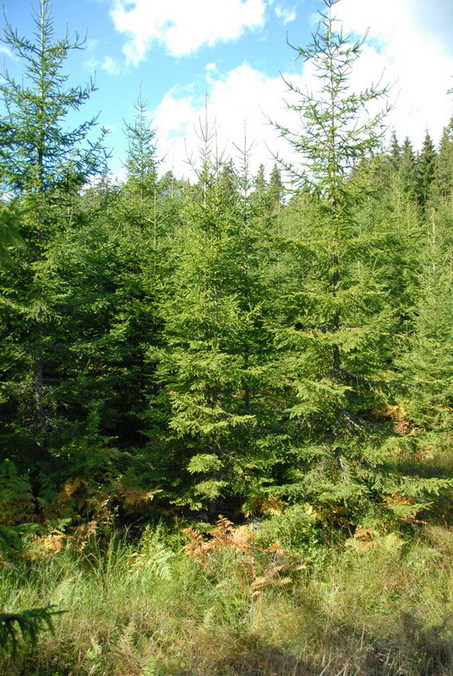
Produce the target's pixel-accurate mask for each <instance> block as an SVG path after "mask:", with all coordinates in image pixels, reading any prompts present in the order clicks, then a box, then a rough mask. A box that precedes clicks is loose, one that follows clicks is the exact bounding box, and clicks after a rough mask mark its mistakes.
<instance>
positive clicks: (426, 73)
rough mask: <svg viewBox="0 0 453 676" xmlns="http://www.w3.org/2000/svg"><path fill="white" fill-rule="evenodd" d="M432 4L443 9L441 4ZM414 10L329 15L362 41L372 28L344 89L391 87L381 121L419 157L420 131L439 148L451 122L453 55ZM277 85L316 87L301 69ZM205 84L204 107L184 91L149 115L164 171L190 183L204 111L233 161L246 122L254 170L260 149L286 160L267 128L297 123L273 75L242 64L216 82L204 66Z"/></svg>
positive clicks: (346, 7)
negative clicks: (391, 102) (388, 109)
mask: <svg viewBox="0 0 453 676" xmlns="http://www.w3.org/2000/svg"><path fill="white" fill-rule="evenodd" d="M435 1H436V2H437V3H439V4H442V3H443V0H435ZM414 7H419V8H420V7H422V4H421V0H420V1H419V0H398V3H394V0H380V3H379V6H378V7H377V6H376V3H374V2H371V1H368V0H342V1H341V2H340V3H338V5H336V6H335V9H336V10H337V12H338V14H340V9H341V14H340V18H341V19H342V21H343V23H344V28H345V31H346V32H347V31H350V30H352V31H357V32H358V33H363V32H364V31H365V30H366V29H367V28H368V26H371V27H372V28H371V30H370V40H369V43H368V44H366V45H364V47H363V52H362V55H361V57H360V59H359V60H358V61H357V63H356V68H355V70H354V73H353V76H352V78H351V86H352V87H353V88H354V89H355V90H358V89H363V88H365V87H368V86H369V85H370V83H371V82H372V81H374V82H378V81H379V79H380V78H381V77H382V78H383V82H388V81H390V82H396V84H395V86H394V88H393V91H392V92H391V96H390V100H392V99H396V101H395V106H394V110H393V111H392V112H391V113H390V115H389V118H388V122H389V125H390V127H394V128H395V129H396V131H397V134H398V137H399V139H400V140H401V141H402V140H403V139H404V138H405V136H406V135H408V136H409V137H410V138H411V139H412V141H413V143H414V145H415V147H416V148H417V149H419V148H420V147H421V144H422V141H423V137H424V133H425V129H426V128H427V129H428V130H429V131H430V133H431V134H432V136H433V138H434V140H435V141H438V140H439V138H440V134H441V132H442V129H443V127H444V126H445V125H446V124H447V123H448V120H449V117H450V115H451V104H452V100H451V99H452V97H451V96H448V95H447V93H446V92H447V90H448V89H449V88H451V86H452V79H451V76H452V75H453V51H452V50H451V48H450V46H449V43H448V41H447V39H446V38H447V34H448V31H445V40H443V39H442V32H441V31H436V30H434V25H433V24H430V23H429V21H428V17H426V16H424V15H423V13H422V11H421V10H420V12H418V13H417V12H414ZM449 7H450V5H448V7H447V5H445V14H448V13H449V12H450V9H449ZM433 21H434V19H433ZM436 22H437V19H436ZM290 56H291V55H290V54H289V57H290ZM289 60H290V58H288V62H289ZM301 65H302V64H301ZM277 68H278V64H276V70H277ZM283 69H284V68H283ZM284 77H285V78H286V79H288V80H289V81H291V82H293V83H294V84H295V85H297V86H298V87H300V88H301V89H305V87H308V88H309V89H310V90H311V91H313V90H316V79H315V77H314V73H313V69H312V68H311V67H310V65H309V64H305V66H304V68H303V72H302V73H301V74H294V73H293V74H291V75H285V74H284ZM205 81H206V89H207V91H208V95H207V101H205V97H200V98H197V97H196V95H195V94H194V92H195V91H199V90H200V89H199V88H197V87H194V88H193V89H187V88H186V89H185V90H184V91H181V90H178V89H173V90H171V91H170V92H168V93H167V94H166V95H165V97H164V99H163V100H162V102H161V104H160V105H159V106H158V107H157V108H156V110H155V111H153V114H154V120H155V124H156V126H157V137H158V140H159V145H160V151H161V153H162V154H165V153H166V160H165V163H164V166H163V168H164V169H165V170H166V169H173V170H174V171H175V173H176V174H177V175H184V174H185V175H190V171H189V168H188V165H187V162H186V160H187V154H189V155H190V154H191V155H193V156H195V157H196V155H197V149H199V148H200V145H201V142H200V139H199V137H197V133H196V130H197V129H199V121H200V120H203V119H204V115H205V112H204V107H205V103H207V109H208V118H209V120H210V121H211V123H213V122H214V121H215V122H216V126H217V139H218V146H219V148H220V149H221V150H223V149H226V154H227V155H229V156H233V157H234V156H237V155H238V152H237V150H236V149H235V148H234V146H233V144H236V145H238V146H242V144H243V139H244V122H245V121H246V123H247V137H248V142H249V143H251V142H252V141H253V142H254V144H255V145H254V149H253V151H252V169H253V170H255V169H256V168H257V166H258V165H259V164H260V163H261V162H263V163H267V164H268V165H269V163H272V162H273V158H272V155H271V153H270V152H269V150H268V148H267V146H268V147H269V148H270V149H272V150H273V151H274V153H279V154H281V155H283V156H284V157H286V158H288V157H289V152H288V146H287V144H286V143H285V142H284V141H283V140H282V139H279V138H277V137H276V132H275V130H274V129H273V128H272V126H270V125H269V124H267V117H269V118H271V119H273V120H275V121H278V122H280V123H281V124H283V125H285V124H287V125H288V126H289V127H290V128H291V129H295V130H297V128H298V127H299V128H300V121H299V120H298V119H297V116H295V115H294V114H290V113H289V112H288V111H287V110H286V107H285V103H284V99H285V96H286V92H285V89H286V86H285V85H284V83H283V81H282V79H281V77H280V76H279V75H277V73H276V75H275V77H269V76H268V75H266V74H265V73H263V72H261V71H259V70H256V69H254V68H253V67H251V66H250V65H248V64H246V63H244V64H242V65H240V66H238V67H237V68H234V69H233V70H231V71H229V72H228V73H224V74H221V73H219V71H218V69H217V68H214V64H207V66H206V69H205ZM291 100H292V99H291ZM384 103H385V102H382V105H381V106H380V108H382V107H383V105H384ZM266 116H267V117H266Z"/></svg>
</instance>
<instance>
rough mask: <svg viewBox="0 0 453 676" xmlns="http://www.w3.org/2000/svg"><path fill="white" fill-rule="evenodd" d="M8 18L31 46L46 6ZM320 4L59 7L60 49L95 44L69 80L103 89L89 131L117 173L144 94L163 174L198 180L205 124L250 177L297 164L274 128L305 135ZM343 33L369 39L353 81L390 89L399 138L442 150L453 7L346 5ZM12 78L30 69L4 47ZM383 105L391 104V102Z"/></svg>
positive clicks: (438, 1)
mask: <svg viewBox="0 0 453 676" xmlns="http://www.w3.org/2000/svg"><path fill="white" fill-rule="evenodd" d="M3 6H4V18H3V22H4V21H5V17H6V20H7V21H8V22H9V23H10V25H11V26H13V27H14V28H17V30H18V33H19V34H20V35H21V36H27V37H32V34H33V31H34V30H35V27H34V25H33V19H32V12H33V8H35V9H36V7H37V0H34V1H31V0H4V2H3ZM322 8H323V3H322V0H53V3H52V12H53V17H54V30H55V37H56V38H58V37H61V36H62V35H63V34H64V32H65V30H66V29H67V30H68V34H69V36H70V37H73V36H74V35H75V34H76V33H77V34H78V35H79V36H80V37H81V38H86V40H85V49H84V50H83V51H81V50H78V51H76V52H74V53H72V54H71V55H70V56H69V57H68V59H67V61H66V63H65V65H64V71H65V72H66V73H67V74H68V75H69V76H70V78H69V82H70V83H71V84H72V85H79V84H84V83H86V82H87V81H89V79H90V78H91V77H94V78H95V81H96V86H97V87H98V90H97V91H96V92H95V93H93V95H92V97H91V100H90V101H89V102H88V103H87V104H85V105H84V106H83V108H82V109H81V111H80V113H79V115H80V118H79V121H82V120H85V119H88V118H90V117H92V116H93V115H98V122H99V125H102V126H103V127H105V128H107V129H108V130H109V134H108V136H107V140H106V144H107V146H108V147H109V148H110V149H111V158H110V162H109V164H110V170H111V172H112V174H113V175H115V176H117V177H120V178H121V176H123V175H124V165H123V162H124V160H125V158H126V153H127V141H126V138H125V135H124V131H123V130H124V126H125V123H132V122H133V120H134V115H135V111H134V106H135V103H136V102H137V99H138V97H139V95H140V93H141V97H142V99H144V100H145V101H146V103H147V109H148V114H149V121H150V125H151V126H152V127H153V128H154V129H155V130H156V140H157V148H158V150H157V153H158V157H159V159H160V160H161V163H160V171H161V172H164V171H167V170H172V171H173V172H174V173H175V174H176V175H177V176H178V177H183V176H185V177H189V178H190V177H191V176H192V175H193V174H192V169H191V164H192V165H193V164H194V165H196V164H197V161H198V158H199V154H200V147H201V145H202V142H201V140H200V124H204V120H205V119H207V120H208V122H209V125H210V128H211V129H213V130H214V129H215V138H216V144H217V147H218V149H219V153H221V154H223V156H224V157H232V158H233V159H235V158H238V157H239V156H240V154H241V149H243V148H244V147H247V148H248V149H249V150H250V160H251V166H252V170H256V168H257V167H258V166H259V164H261V163H263V164H265V166H266V167H267V168H268V170H270V168H271V167H272V164H273V162H274V157H275V155H279V154H280V155H287V153H288V150H287V146H285V142H284V140H283V139H281V138H278V135H277V133H276V131H275V128H274V127H273V126H272V124H270V123H269V120H274V121H276V122H279V123H280V124H283V125H285V124H287V123H289V124H291V125H294V124H296V125H297V121H295V120H294V118H292V117H291V115H290V113H289V112H288V110H287V106H286V103H285V101H286V100H290V101H292V99H288V92H287V86H286V85H285V83H284V80H283V79H282V75H283V77H284V79H286V80H287V81H288V80H289V81H291V82H292V83H294V84H295V85H296V86H298V87H300V88H302V89H303V90H304V89H305V88H309V89H311V88H312V87H313V81H314V80H313V72H312V70H311V69H310V66H309V65H308V64H304V63H303V62H302V61H301V60H300V59H295V56H296V51H295V50H294V49H293V47H291V45H292V46H296V47H297V46H302V47H303V46H306V45H307V44H308V43H309V42H310V41H311V36H312V34H313V32H314V31H315V30H316V26H317V23H318V20H319V14H318V11H319V10H320V9H322ZM335 14H336V16H337V18H338V20H339V22H340V23H341V25H342V26H343V29H344V32H345V33H352V34H353V35H354V36H356V35H362V34H364V33H366V32H367V31H368V34H367V39H366V42H365V44H364V46H363V52H362V55H361V57H360V59H359V61H358V62H357V67H356V69H355V71H354V73H353V75H352V78H351V87H352V88H353V89H355V90H359V89H360V88H364V87H368V86H369V85H370V84H371V83H372V82H379V81H381V82H382V83H389V84H390V85H391V90H390V95H389V101H390V102H391V103H392V105H393V108H392V110H391V112H390V113H389V115H388V118H387V123H388V125H389V130H392V129H394V130H395V131H396V134H397V136H398V138H399V139H400V140H401V141H402V140H403V139H404V138H405V137H406V136H409V138H410V139H411V140H412V142H413V144H414V146H415V149H420V147H421V144H422V142H423V138H424V135H425V130H429V132H430V134H431V136H432V137H433V139H434V141H435V142H436V143H438V141H439V139H440V135H441V133H442V129H443V127H445V125H446V124H447V123H448V121H449V118H450V116H451V114H452V112H453V95H452V94H448V93H447V92H448V90H449V89H451V88H452V87H453V39H452V38H453V2H452V0H429V2H427V0H339V2H338V3H337V4H336V5H335ZM0 58H2V60H3V70H5V69H7V70H8V71H9V72H10V73H11V74H13V75H15V76H20V72H21V62H20V60H18V58H17V55H14V53H11V50H10V49H9V47H8V46H7V45H5V44H3V45H0ZM383 105H385V102H383Z"/></svg>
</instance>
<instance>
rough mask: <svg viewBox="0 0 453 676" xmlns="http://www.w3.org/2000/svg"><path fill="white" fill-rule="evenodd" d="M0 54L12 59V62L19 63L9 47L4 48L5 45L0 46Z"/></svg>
mask: <svg viewBox="0 0 453 676" xmlns="http://www.w3.org/2000/svg"><path fill="white" fill-rule="evenodd" d="M0 54H6V56H7V57H8V58H10V59H13V61H19V57H18V56H17V55H16V54H14V53H13V52H12V51H11V49H10V48H9V47H6V45H0Z"/></svg>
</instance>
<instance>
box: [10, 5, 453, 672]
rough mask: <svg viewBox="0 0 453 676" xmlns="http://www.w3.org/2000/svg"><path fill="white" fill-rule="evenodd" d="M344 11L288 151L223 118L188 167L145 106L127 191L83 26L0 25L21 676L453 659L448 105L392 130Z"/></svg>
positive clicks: (327, 34)
mask: <svg viewBox="0 0 453 676" xmlns="http://www.w3.org/2000/svg"><path fill="white" fill-rule="evenodd" d="M335 1H336V0H323V2H322V3H320V7H321V12H320V23H319V26H318V29H317V31H316V32H315V34H314V35H313V39H312V43H311V44H309V45H308V46H301V47H293V49H294V50H295V56H296V57H297V59H299V60H300V61H301V63H302V62H305V61H308V62H310V63H311V64H312V65H313V66H314V68H315V72H316V74H317V77H318V81H319V91H317V92H315V93H313V94H312V93H310V92H306V91H302V90H300V89H298V88H297V87H296V86H295V85H293V84H292V83H291V82H287V83H286V85H287V88H288V92H289V93H288V104H287V105H288V107H289V108H290V110H291V111H292V112H293V113H294V119H295V120H297V122H296V124H295V126H294V128H286V127H284V126H281V125H280V124H279V121H278V120H277V121H275V123H274V124H275V127H276V129H277V130H278V133H279V134H280V135H281V136H282V137H284V138H285V139H286V140H287V147H288V156H287V157H276V158H275V164H274V165H273V168H272V167H271V168H270V169H269V168H265V167H264V166H261V167H260V168H259V170H258V172H252V171H251V169H250V167H251V166H253V162H252V153H253V150H250V149H249V148H248V147H247V145H246V144H245V146H244V148H243V149H242V152H241V156H240V159H239V160H238V159H237V158H234V159H231V158H228V157H224V156H221V155H220V154H219V152H218V149H217V147H216V135H215V129H214V127H213V125H212V124H211V123H210V120H209V111H207V114H206V119H205V120H203V121H202V122H201V124H200V147H199V152H198V159H197V160H196V162H195V163H194V164H193V169H194V171H195V174H196V178H195V179H194V180H192V181H188V180H185V179H184V180H183V179H180V178H179V177H178V176H175V175H173V174H172V173H171V172H168V173H166V174H163V175H162V173H161V172H160V171H159V163H160V159H159V156H158V152H157V139H156V134H155V131H154V130H153V128H152V126H150V124H149V115H148V112H149V111H148V109H147V104H146V101H145V100H144V98H143V97H141V96H140V97H139V98H138V100H137V103H136V106H135V118H134V119H132V120H130V121H128V122H126V123H125V127H124V134H125V135H126V138H127V141H128V155H127V158H125V166H126V169H127V179H126V180H125V181H124V182H123V183H121V184H120V185H118V184H117V183H114V182H113V181H112V180H111V179H110V178H109V173H108V151H107V150H106V148H107V147H108V139H106V138H105V135H104V132H103V131H102V129H101V128H100V127H99V126H98V125H97V120H89V119H86V118H85V116H84V108H83V105H84V103H85V102H86V101H87V100H88V99H89V97H90V95H91V94H92V93H93V91H94V88H95V87H94V84H93V83H89V84H88V85H78V84H76V85H74V86H71V85H70V84H69V80H68V77H67V71H66V59H67V57H68V55H69V54H70V53H71V52H72V50H74V49H79V48H81V46H82V45H81V43H79V41H78V39H77V38H76V39H75V40H74V41H72V40H71V37H70V36H69V34H68V35H66V36H65V37H63V38H60V37H59V36H57V35H55V33H54V30H53V22H52V8H51V5H50V0H40V2H39V3H38V7H37V13H36V32H35V35H34V36H32V37H24V36H22V35H21V34H20V32H18V31H17V30H16V28H15V27H13V26H10V25H9V24H7V25H6V28H5V32H4V41H5V42H6V44H7V45H8V47H9V48H10V49H11V50H12V51H13V53H14V54H15V55H16V56H17V58H18V59H19V60H20V63H21V66H22V75H21V77H20V79H15V78H13V77H12V76H9V74H8V73H6V74H4V75H3V79H2V83H1V84H0V100H1V103H0V110H1V115H0V126H1V128H0V132H1V151H0V175H1V182H2V194H3V198H2V201H1V203H0V284H1V295H0V332H1V347H0V371H1V381H0V382H1V384H0V411H1V415H0V552H1V556H0V573H1V575H0V598H1V601H0V644H1V648H0V672H1V673H3V674H8V676H9V675H11V676H13V675H14V674H17V675H19V674H23V675H24V676H28V675H31V674H40V675H48V676H59V675H61V676H63V674H64V675H68V676H69V675H82V674H84V675H85V674H86V675H88V674H94V675H99V676H100V675H108V674H109V675H116V676H132V675H135V674H142V675H143V676H145V675H146V676H163V675H165V674H172V675H173V676H190V675H193V676H197V675H198V676H205V675H206V676H207V675H211V674H212V675H219V676H232V675H239V676H241V675H250V676H252V675H254V676H255V675H258V674H266V675H268V676H271V675H276V676H286V675H288V676H289V675H300V676H304V675H307V676H310V675H313V676H316V675H321V674H323V675H325V676H335V675H338V676H340V674H342V675H345V676H346V675H352V674H366V675H380V674H382V675H384V674H386V675H389V676H390V675H394V676H415V675H425V676H431V675H444V676H446V675H448V674H451V673H453V627H452V623H451V616H452V611H453V595H452V589H453V585H452V582H453V502H452V498H453V456H452V411H453V322H452V316H453V293H452V292H453V266H452V262H453V248H452V245H453V117H452V118H451V119H450V120H446V121H445V128H444V131H443V134H442V138H441V140H440V143H439V144H437V145H436V144H435V143H434V142H433V140H432V138H431V136H430V133H429V130H427V131H426V135H425V140H424V142H423V146H422V147H421V148H414V147H413V145H412V143H411V140H410V139H409V138H406V139H400V138H397V137H396V135H395V133H393V135H391V136H389V134H388V131H386V127H385V124H386V117H385V115H386V109H387V106H388V101H389V96H388V91H387V89H386V88H385V86H384V87H380V86H379V87H374V86H373V85H371V84H370V86H369V88H368V89H366V90H364V91H362V92H359V93H357V92H356V91H352V90H351V88H350V86H349V79H350V75H351V72H352V69H353V67H354V63H355V62H356V60H357V59H359V58H360V52H361V46H362V41H353V40H352V41H351V39H350V38H349V37H347V36H344V35H343V34H342V32H341V30H340V28H339V27H338V26H337V23H336V21H335V19H334V7H333V6H334V4H335ZM449 95H450V96H451V93H450V94H449V93H447V92H445V96H446V97H448V96H449ZM101 96H102V93H101ZM377 104H379V105H377ZM371 109H372V110H379V111H381V112H377V113H375V114H374V115H371V114H368V113H367V111H368V110H371ZM74 111H77V113H78V117H79V122H78V125H76V126H73V127H70V125H68V118H69V117H70V119H74Z"/></svg>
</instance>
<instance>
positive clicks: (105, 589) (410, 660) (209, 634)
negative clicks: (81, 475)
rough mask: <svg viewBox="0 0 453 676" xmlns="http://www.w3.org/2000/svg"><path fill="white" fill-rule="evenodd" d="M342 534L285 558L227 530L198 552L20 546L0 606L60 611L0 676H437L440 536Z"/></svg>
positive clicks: (449, 591)
mask: <svg viewBox="0 0 453 676" xmlns="http://www.w3.org/2000/svg"><path fill="white" fill-rule="evenodd" d="M301 530H303V527H302V526H301ZM356 535H358V537H355V538H350V539H348V540H346V541H345V542H344V543H343V544H342V545H341V546H339V545H336V546H333V545H332V546H331V547H329V546H328V545H327V544H326V543H324V544H319V543H318V544H317V545H313V543H312V545H311V546H310V547H309V548H306V549H305V551H303V547H299V551H298V552H295V551H292V552H291V551H289V550H286V549H284V548H283V547H282V546H280V545H279V544H275V543H274V545H273V546H272V545H271V546H269V543H270V540H271V539H270V538H268V539H267V541H266V536H265V535H264V536H263V535H262V534H260V531H259V530H258V531H257V532H256V533H253V532H252V531H250V530H248V529H246V528H245V527H242V528H231V526H230V525H229V524H228V523H227V522H223V523H221V524H220V525H219V526H218V528H217V529H216V531H215V532H214V533H213V535H211V536H210V537H209V538H208V539H206V538H202V537H201V536H199V535H197V534H196V533H195V532H193V531H189V532H188V533H186V534H185V535H184V537H183V538H182V536H181V535H178V536H177V535H169V534H168V533H167V532H165V531H164V530H163V529H162V528H156V529H154V530H148V531H146V532H145V534H144V535H143V537H142V539H141V541H140V543H139V544H135V545H132V544H126V543H124V542H121V541H119V540H117V539H113V540H111V541H110V543H109V545H108V546H105V547H104V548H103V551H101V548H100V546H99V541H98V540H97V539H96V536H90V537H87V538H86V540H85V541H84V542H82V543H80V542H79V543H78V544H77V546H75V545H74V542H73V543H72V546H68V544H67V543H66V546H63V545H64V543H65V541H64V540H63V539H62V538H61V537H59V536H53V538H52V537H50V538H49V537H47V538H43V539H41V540H34V541H33V542H32V544H31V546H30V548H29V550H28V553H27V557H26V558H23V557H22V558H21V560H20V563H17V564H16V565H15V567H13V568H6V567H3V570H2V575H1V582H0V604H1V607H2V608H3V609H4V610H8V611H18V610H21V609H24V608H32V607H39V606H41V607H42V606H43V605H47V604H48V603H54V604H57V605H58V607H59V608H62V609H65V610H67V611H68V612H67V613H65V614H64V615H60V616H58V617H56V619H55V635H51V634H50V633H44V634H41V637H40V640H39V642H38V645H37V647H36V648H35V649H34V650H32V649H30V648H27V647H25V646H23V647H22V648H21V649H20V650H19V653H18V655H17V656H16V657H15V659H14V660H13V659H12V658H11V657H10V656H8V655H7V654H6V652H4V653H3V654H2V656H1V657H0V673H1V674H5V675H7V676H15V675H17V676H18V675H23V676H32V675H33V674H39V675H40V676H63V675H65V676H69V675H73V676H75V675H80V676H81V675H89V674H92V675H96V676H101V675H105V676H107V675H112V676H113V675H114V676H135V675H139V674H141V675H142V676H164V675H172V676H233V675H237V676H242V675H243V676H245V675H247V676H252V675H253V676H258V675H266V676H292V675H293V676H296V675H298V676H299V675H300V676H311V675H313V676H315V675H316V676H321V675H324V676H334V675H335V676H340V675H342V676H350V675H352V674H357V675H358V674H366V675H376V676H377V675H394V676H417V675H420V676H437V675H438V676H441V675H443V676H447V674H449V675H451V674H452V673H453V627H452V624H451V618H452V616H453V612H452V611H453V531H451V530H449V529H445V528H441V527H430V526H426V527H424V530H422V531H421V532H420V533H419V534H418V535H417V536H416V538H413V537H412V538H411V539H410V540H409V539H404V538H403V537H401V536H399V535H395V534H387V535H380V536H379V535H377V534H373V533H371V532H367V531H363V532H361V533H358V534H356ZM187 541H188V542H189V546H188V547H187V546H186V548H184V546H183V545H184V542H187ZM77 549H79V550H80V551H76V550H77Z"/></svg>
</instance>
